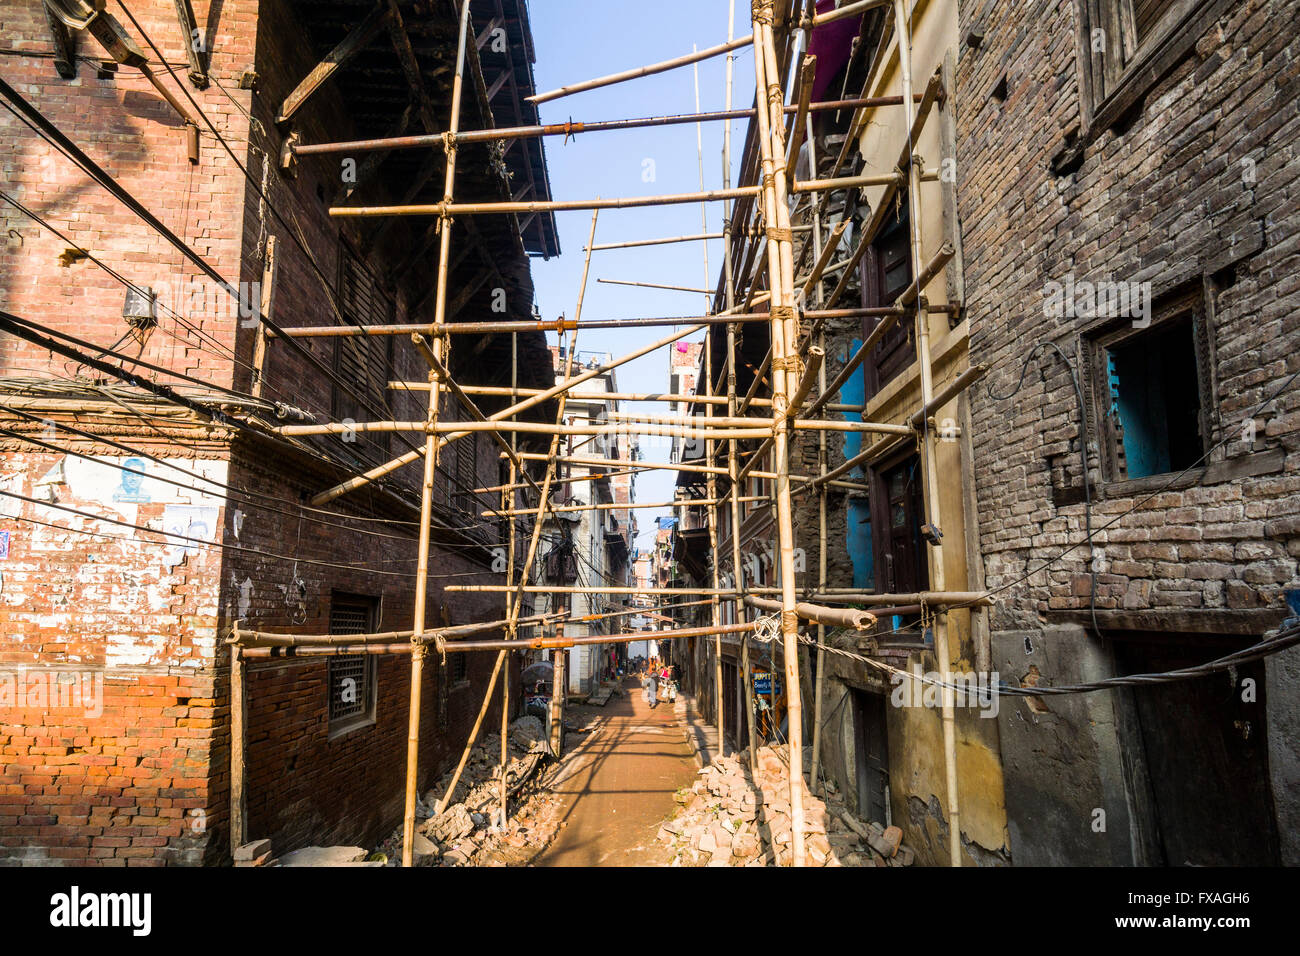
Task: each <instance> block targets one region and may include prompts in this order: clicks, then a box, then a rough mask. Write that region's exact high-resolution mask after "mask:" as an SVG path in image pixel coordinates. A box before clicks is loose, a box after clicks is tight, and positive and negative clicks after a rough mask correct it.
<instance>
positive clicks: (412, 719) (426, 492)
mask: <svg viewBox="0 0 1300 956" xmlns="http://www.w3.org/2000/svg"><path fill="white" fill-rule="evenodd" d="M469 7H470V4H469V2H468V0H465V3H464V5H463V6H462V8H461V15H460V37H459V39H458V41H457V48H456V74H455V78H454V79H453V80H452V90H451V119H450V121H449V122H448V124H447V128H448V129H449V130H450V131H451V132H452V134H453V137H454V135H455V133H456V131H457V130H458V129H460V97H461V90H462V88H463V85H464V81H465V57H466V45H467V40H466V38H467V37H468V35H469ZM454 143H455V140H454V138H448V139H447V141H446V145H445V151H446V166H447V169H446V175H445V178H444V185H443V201H444V203H450V202H451V200H452V197H453V195H454V192H455V184H456V150H455V146H454ZM439 240H440V242H439V248H438V280H437V282H438V286H437V291H436V293H435V299H434V303H435V304H434V321H435V323H437V324H441V323H442V322H443V320H444V318H445V313H446V309H447V277H448V267H449V259H450V252H451V220H450V219H449V218H448V217H447V216H446V215H445V214H444V215H443V216H442V217H441V235H440V237H439ZM443 344H444V343H443V340H442V337H441V336H438V337H435V338H434V340H433V350H434V354H435V355H436V356H437V357H438V358H441V357H442V349H443ZM439 394H440V393H439V391H438V372H437V370H436V369H435V368H430V370H429V413H428V422H429V424H430V425H436V424H437V422H438V399H439ZM436 442H437V438H436V436H435V435H434V434H433V433H432V432H431V431H430V432H429V433H428V434H426V437H425V439H424V482H423V484H422V485H421V489H420V543H419V568H418V570H417V576H416V579H415V624H414V626H413V628H412V629H413V631H414V632H415V633H414V634H412V636H411V643H412V646H413V647H412V654H411V702H410V713H409V722H408V726H407V734H406V807H405V812H404V814H403V817H402V866H412V865H413V864H414V843H415V805H416V791H417V789H418V787H419V761H420V703H421V699H420V698H421V691H422V688H423V682H424V658H425V655H426V654H427V645H425V644H423V643H418V639H419V637H420V635H422V634H423V633H424V620H425V611H426V603H427V601H428V592H429V537H430V535H429V528H430V524H431V520H432V517H433V480H434V475H435V469H436V467H437V458H438V451H437V444H436Z"/></svg>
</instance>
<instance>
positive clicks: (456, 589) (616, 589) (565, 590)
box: [443, 584, 732, 597]
mask: <svg viewBox="0 0 1300 956" xmlns="http://www.w3.org/2000/svg"><path fill="white" fill-rule="evenodd" d="M443 590H444V591H446V592H447V593H448V594H453V593H454V594H494V593H500V592H501V591H504V590H505V587H504V586H503V585H500V584H448V585H445V586H444V587H443ZM516 590H519V588H516ZM523 591H524V593H526V594H672V595H680V596H683V597H685V596H686V595H695V596H712V595H713V594H714V593H718V594H730V593H731V592H732V589H731V588H722V589H719V590H717V591H716V592H715V590H714V589H713V588H660V587H652V588H635V587H624V586H622V585H614V584H611V585H600V586H593V585H579V584H530V585H527V586H525V587H523Z"/></svg>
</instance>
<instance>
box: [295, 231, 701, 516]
mask: <svg viewBox="0 0 1300 956" xmlns="http://www.w3.org/2000/svg"><path fill="white" fill-rule="evenodd" d="M592 221H593V222H594V221H595V216H594V215H593V217H592ZM588 264H590V253H588ZM584 274H585V270H584ZM584 282H585V280H584ZM575 323H576V319H575ZM442 324H443V323H439V325H442ZM525 325H526V323H525ZM706 327H707V326H705V325H699V324H696V325H693V326H690V327H689V328H686V329H684V330H682V331H677V332H673V333H672V334H671V335H666V336H664V337H663V338H661V339H659V340H657V341H655V342H653V343H651V344H650V345H648V346H643V347H642V348H639V349H636V350H634V351H632V352H629V353H628V354H627V355H622V356H619V357H618V358H617V359H614V360H612V361H610V362H606V363H605V364H604V365H602V366H599V367H597V368H593V369H588V370H587V371H586V372H583V373H582V374H581V375H579V376H577V377H572V376H571V375H570V374H569V371H571V370H572V365H573V363H572V361H570V362H569V363H568V370H569V371H566V372H565V375H564V381H563V382H561V384H559V385H556V386H554V387H552V388H548V389H545V390H544V391H541V392H538V393H537V394H536V395H533V396H531V397H529V398H526V399H524V400H523V401H521V402H516V403H515V404H513V405H511V406H510V407H509V408H505V409H502V410H501V411H499V412H494V413H493V414H491V415H489V416H488V420H489V421H491V422H501V421H505V420H506V419H511V418H513V417H514V416H516V415H518V414H519V413H520V412H524V411H527V410H528V409H530V408H533V407H534V406H536V405H540V404H541V403H542V402H545V401H549V400H550V399H552V398H554V397H555V396H557V395H564V394H565V393H567V392H568V391H569V390H570V389H572V388H573V387H574V386H576V385H581V384H582V383H583V382H587V381H590V380H591V379H593V378H595V377H596V376H597V375H603V374H605V373H606V372H609V371H611V370H612V369H615V368H618V367H619V366H621V365H625V364H627V363H628V362H631V361H633V360H635V359H638V358H640V357H641V356H643V355H646V354H648V353H650V352H653V351H654V350H655V349H658V348H662V347H663V346H665V345H669V344H671V343H673V342H676V341H677V340H678V339H680V338H685V337H686V336H688V335H691V334H693V333H695V332H699V331H701V330H702V329H704V328H706ZM528 330H529V329H528V328H525V329H522V330H521V331H528ZM574 334H575V336H576V334H577V330H576V325H575V329H574ZM430 388H433V389H434V391H435V392H436V391H437V387H436V383H435V382H433V381H432V380H430ZM561 405H563V401H562V402H561ZM434 424H435V425H436V422H435V423H434ZM463 424H466V425H469V424H476V423H463ZM478 424H481V423H478ZM521 424H524V423H513V424H512V425H511V427H512V428H518V427H519V426H520V425H521ZM316 427H325V426H316ZM556 427H557V428H558V427H559V426H558V425H557V426H556ZM333 431H335V430H334V429H329V428H326V431H325V432H324V434H328V433H332V432H333ZM467 434H469V432H468V431H455V432H452V433H450V434H448V435H447V436H446V437H445V438H444V439H443V440H442V441H440V442H438V444H437V447H438V448H441V447H443V446H444V445H446V444H448V443H449V442H452V441H455V440H456V439H458V438H461V437H463V436H465V435H467ZM556 434H558V431H557V432H556ZM420 454H421V453H420V452H418V451H417V452H410V453H408V454H406V455H402V456H401V457H400V458H395V459H393V460H392V461H390V462H387V463H386V464H384V465H380V466H379V467H378V468H375V469H371V471H369V472H367V473H366V474H365V475H358V476H356V477H353V478H349V479H348V480H347V481H344V482H341V483H339V484H337V485H335V486H334V487H332V488H328V489H326V490H325V491H323V492H321V493H320V494H318V495H316V497H314V498H313V499H312V504H314V505H317V506H319V505H322V504H325V503H327V502H330V501H333V500H334V499H335V498H338V497H341V496H342V495H345V494H347V493H348V492H350V491H355V490H356V489H357V488H360V487H362V486H364V485H367V484H369V483H370V482H371V481H372V480H374V479H373V478H372V477H370V476H371V475H374V474H376V473H382V474H387V473H388V472H390V471H393V470H395V469H396V468H398V467H401V466H402V465H404V464H406V463H407V462H410V461H414V460H415V459H416V458H418V457H420Z"/></svg>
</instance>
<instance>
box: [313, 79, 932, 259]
mask: <svg viewBox="0 0 1300 956" xmlns="http://www.w3.org/2000/svg"><path fill="white" fill-rule="evenodd" d="M916 99H917V102H920V96H917V97H916ZM902 104H903V98H902V97H901V96H860V97H855V98H852V99H842V100H821V101H818V102H816V103H811V104H809V107H808V109H809V110H810V111H811V112H814V113H817V112H826V111H838V110H843V109H854V110H858V109H875V108H877V107H882V106H901V105H902ZM796 109H797V107H796V106H787V107H786V112H787V113H793V112H794V111H795V110H796ZM753 115H754V111H753V110H752V109H742V110H707V111H705V112H697V113H676V114H672V115H668V116H637V117H629V118H624V119H614V120H586V121H583V120H566V121H564V122H563V123H546V124H537V125H532V126H495V127H491V128H489V129H479V130H465V131H462V132H460V133H457V134H456V141H457V143H486V142H500V141H502V140H512V139H537V138H541V137H546V136H563V137H565V138H566V139H568V138H569V137H575V136H578V135H579V134H582V133H604V132H612V131H615V130H628V129H644V128H646V127H653V126H680V125H685V124H688V123H711V122H730V121H731V120H738V119H749V118H751V117H753ZM443 137H444V134H442V133H420V134H416V135H413V136H383V137H378V138H374V139H354V140H346V141H342V142H329V143H296V144H294V145H293V146H291V147H290V148H291V151H292V152H293V154H294V155H295V156H319V155H322V154H328V153H348V154H350V155H355V154H356V153H365V152H374V151H376V150H383V151H384V152H390V151H392V150H403V149H427V148H429V147H441V146H442V143H443ZM714 238H721V236H715V237H714ZM596 248H597V249H601V248H604V247H602V246H597V247H596ZM610 248H618V246H617V245H614V246H611V247H610ZM583 251H584V252H585V251H586V250H585V249H584V250H583Z"/></svg>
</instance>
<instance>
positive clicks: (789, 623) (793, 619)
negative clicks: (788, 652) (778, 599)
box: [781, 609, 799, 632]
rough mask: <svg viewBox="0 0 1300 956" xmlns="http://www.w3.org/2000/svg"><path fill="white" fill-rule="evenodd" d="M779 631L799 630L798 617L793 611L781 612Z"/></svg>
mask: <svg viewBox="0 0 1300 956" xmlns="http://www.w3.org/2000/svg"><path fill="white" fill-rule="evenodd" d="M781 630H782V631H783V632H784V631H796V632H797V631H798V630H799V615H798V614H796V613H795V612H794V610H793V609H791V610H789V611H782V612H781Z"/></svg>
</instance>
